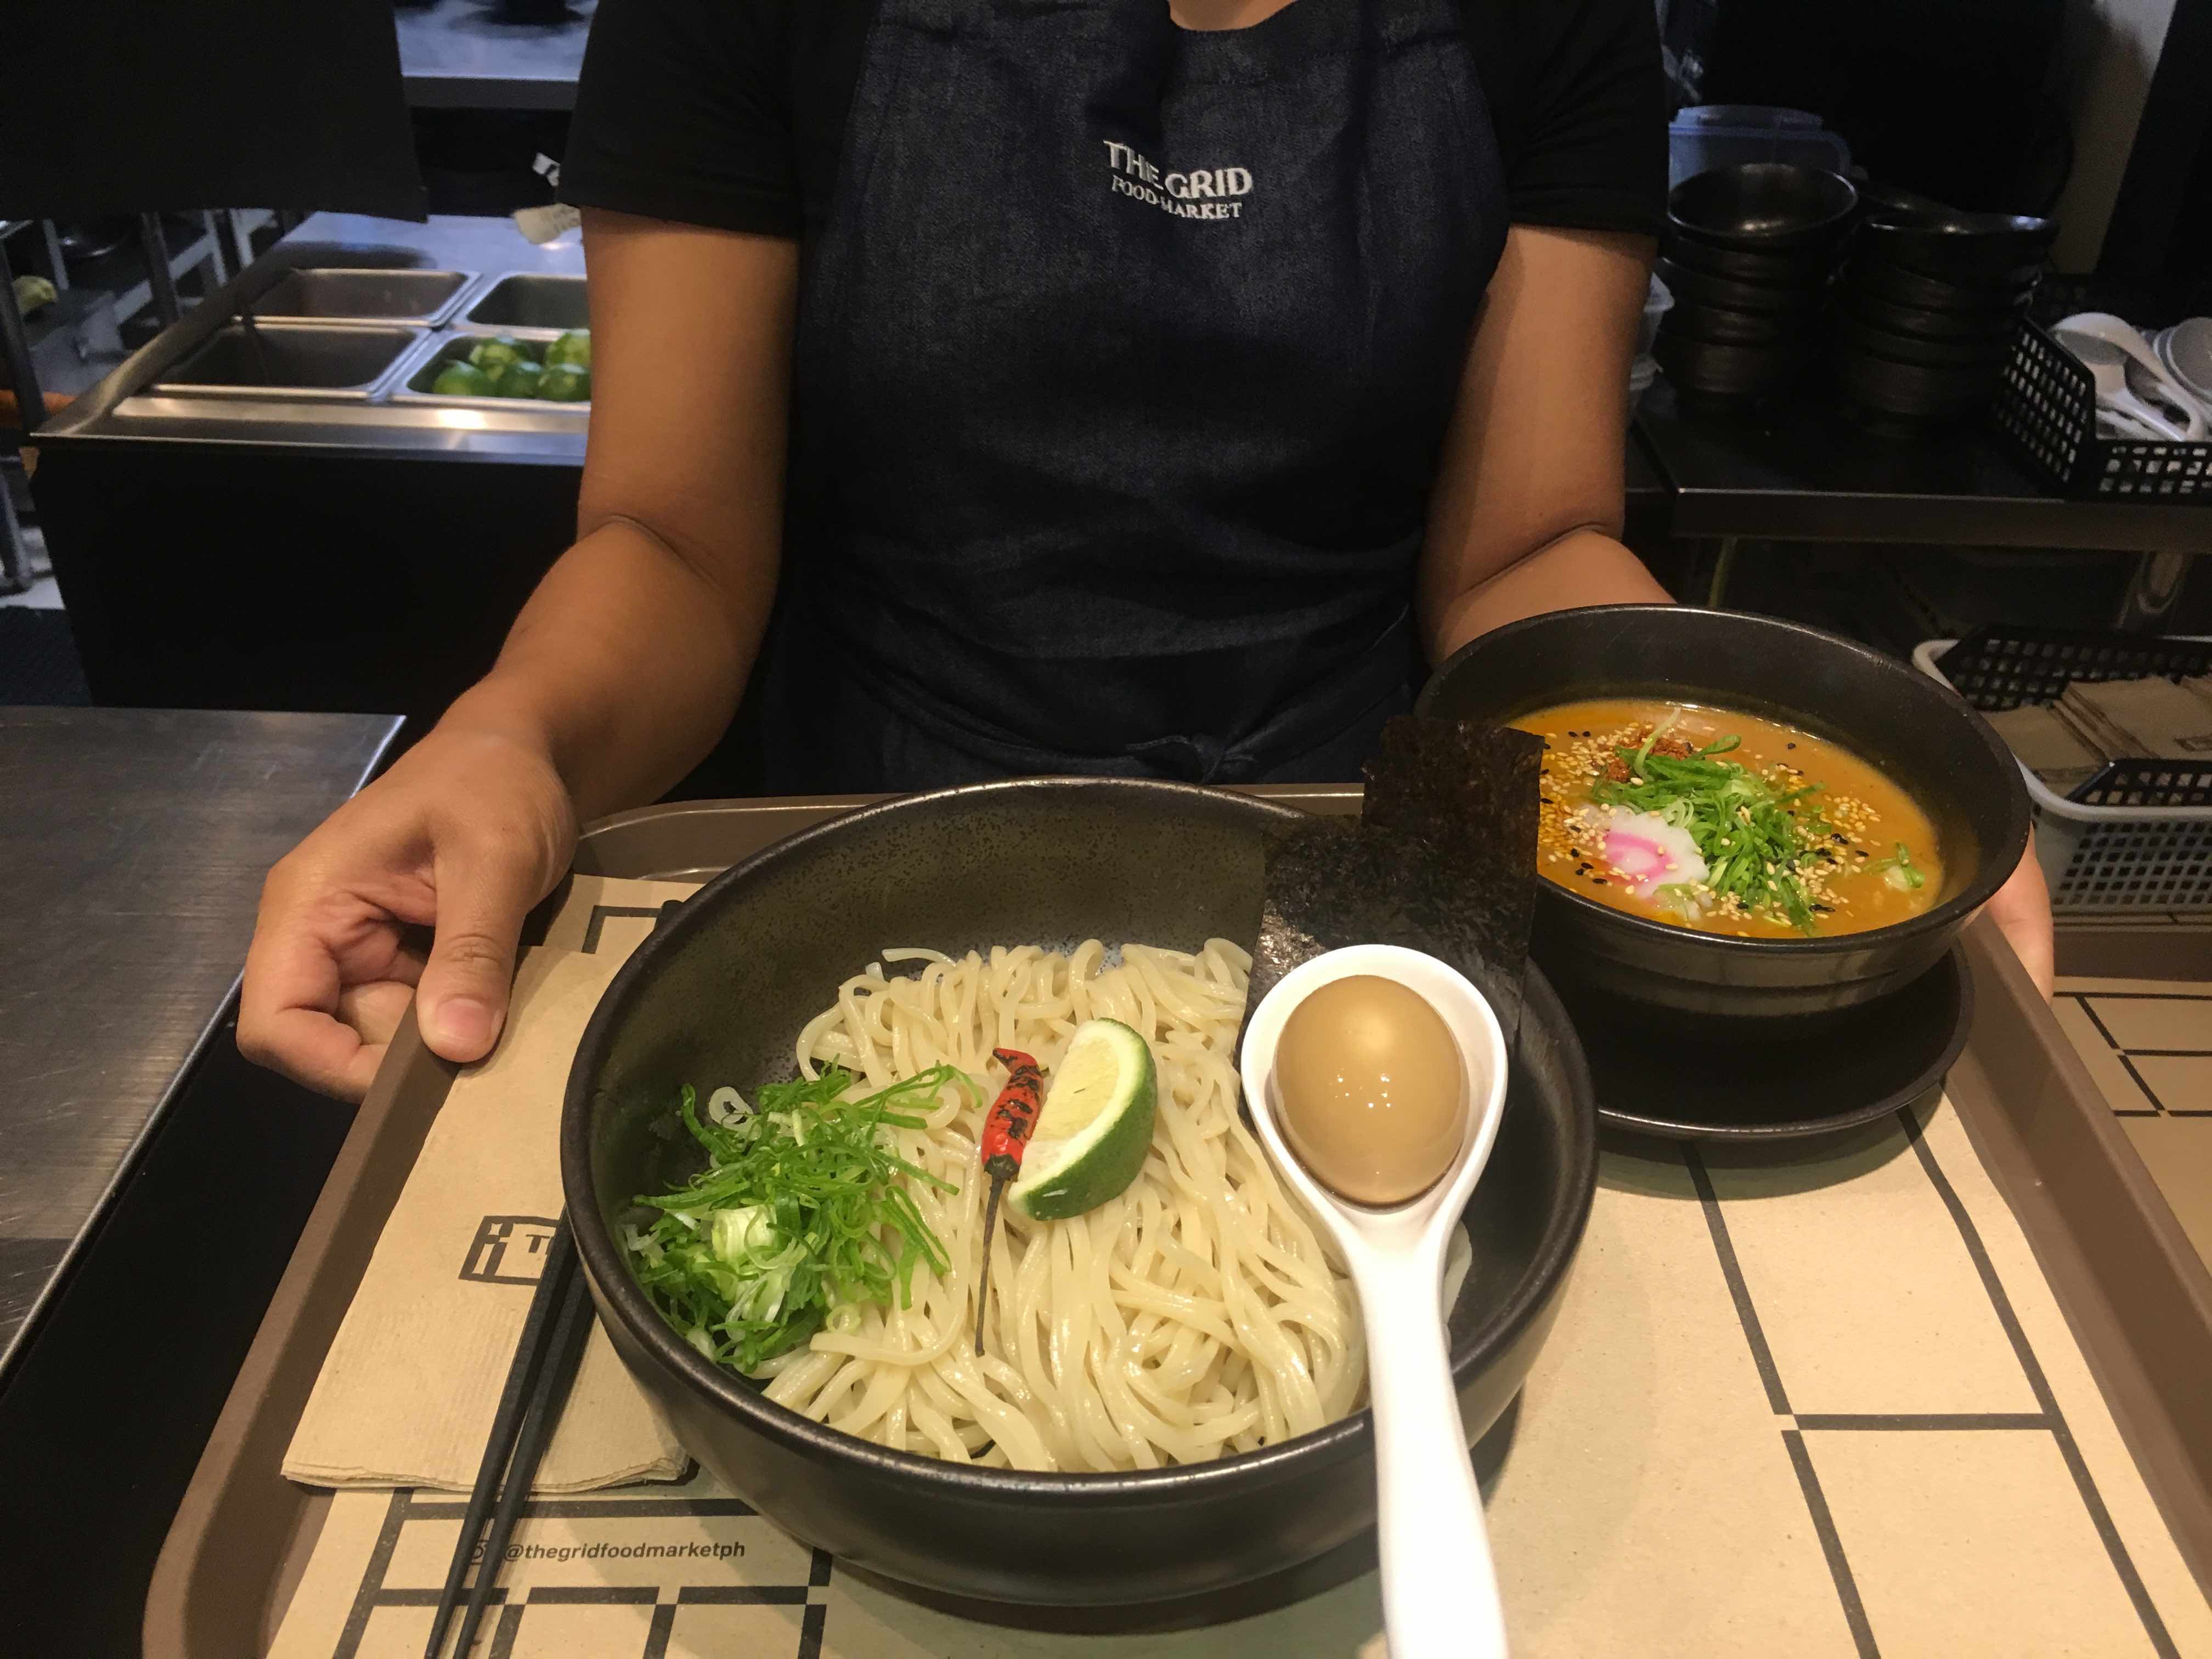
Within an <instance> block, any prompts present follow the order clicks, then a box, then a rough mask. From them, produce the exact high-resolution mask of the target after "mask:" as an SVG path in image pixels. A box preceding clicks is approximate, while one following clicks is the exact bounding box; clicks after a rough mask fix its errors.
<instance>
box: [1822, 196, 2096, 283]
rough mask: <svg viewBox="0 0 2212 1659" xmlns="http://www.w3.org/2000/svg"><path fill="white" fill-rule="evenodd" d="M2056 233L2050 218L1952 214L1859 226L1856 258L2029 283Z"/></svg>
mask: <svg viewBox="0 0 2212 1659" xmlns="http://www.w3.org/2000/svg"><path fill="white" fill-rule="evenodd" d="M2057 234H2058V227H2057V223H2056V222H2054V221H2052V220H2050V219H2027V218H2015V217H2013V216H2009V215H2005V214H1995V213H1967V214H1954V215H1950V216H1945V217H1943V218H1940V219H1923V220H1916V221H1914V222H1911V223H1909V224H1882V223H1869V224H1863V225H1861V226H1860V227H1859V229H1858V236H1857V246H1858V249H1859V252H1860V255H1861V257H1862V258H1870V259H1874V260H1878V261H1881V262H1884V263H1887V264H1893V265H1900V266H1902V267H1904V268H1905V270H1911V271H1917V272H1918V273H1920V274H1921V275H1923V276H1933V277H1935V278H1936V279H1937V280H1939V281H1942V282H1950V283H1990V284H1995V283H2020V282H2026V281H2030V280H2032V279H2033V277H2034V276H2035V274H2036V272H2037V271H2038V270H2039V269H2040V267H2041V265H2042V263H2043V256H2044V255H2045V253H2047V252H2050V250H2051V240H2052V239H2053V238H2054V237H2056V236H2057Z"/></svg>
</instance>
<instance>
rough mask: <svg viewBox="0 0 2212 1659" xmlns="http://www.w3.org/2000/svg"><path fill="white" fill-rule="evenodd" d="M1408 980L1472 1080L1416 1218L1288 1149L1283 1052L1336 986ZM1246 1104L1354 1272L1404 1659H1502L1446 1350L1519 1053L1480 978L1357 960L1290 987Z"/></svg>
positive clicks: (1247, 1049)
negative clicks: (1468, 1218)
mask: <svg viewBox="0 0 2212 1659" xmlns="http://www.w3.org/2000/svg"><path fill="white" fill-rule="evenodd" d="M1357 974H1372V975H1376V977H1377V978H1382V979H1392V980H1395V981H1398V983H1400V984H1401V985H1403V986H1405V987H1407V988H1408V989H1410V990H1413V991H1414V992H1416V993H1418V994H1419V995H1420V996H1422V997H1423V998H1425V999H1426V1000H1427V1001H1428V1004H1429V1006H1431V1007H1432V1008H1434V1009H1435V1010H1436V1011H1437V1015H1438V1016H1439V1017H1440V1018H1442V1019H1443V1022H1444V1024H1445V1025H1446V1026H1447V1027H1448V1028H1449V1030H1450V1031H1451V1034H1452V1037H1453V1040H1454V1042H1456V1043H1457V1045H1458V1048H1459V1052H1460V1060H1461V1062H1462V1065H1464V1066H1465V1067H1466V1083H1467V1107H1468V1113H1467V1122H1466V1126H1465V1133H1464V1138H1463V1139H1462V1141H1461V1144H1460V1150H1459V1155H1458V1156H1457V1157H1456V1158H1454V1159H1453V1161H1452V1163H1451V1164H1450V1165H1449V1167H1447V1168H1446V1170H1444V1172H1443V1176H1442V1177H1441V1178H1440V1179H1439V1180H1438V1181H1437V1183H1436V1185H1435V1186H1433V1187H1431V1188H1429V1189H1428V1191H1426V1192H1425V1193H1423V1194H1421V1195H1420V1196H1419V1198H1416V1199H1414V1200H1412V1201H1411V1202H1409V1203H1405V1204H1399V1205H1394V1206H1390V1207H1389V1208H1373V1207H1370V1206H1367V1205H1364V1204H1354V1203H1352V1202H1351V1201H1349V1200H1346V1199H1341V1198H1339V1197H1338V1196H1337V1195H1336V1194H1334V1193H1333V1192H1331V1191H1330V1190H1329V1189H1328V1188H1326V1187H1324V1186H1322V1184H1321V1182H1318V1181H1316V1179H1315V1178H1314V1177H1313V1176H1311V1175H1310V1174H1309V1173H1308V1172H1307V1170H1306V1169H1305V1166H1304V1164H1300V1163H1299V1162H1298V1160H1297V1157H1296V1156H1295V1155H1294V1154H1293V1153H1292V1152H1291V1149H1290V1146H1289V1144H1288V1143H1287V1142H1286V1141H1285V1139H1284V1138H1283V1131H1282V1126H1281V1123H1280V1121H1279V1112H1280V1110H1281V1096H1280V1093H1279V1091H1278V1090H1277V1088H1276V1084H1275V1048H1276V1044H1277V1042H1278V1041H1279V1039H1280V1037H1281V1036H1282V1032H1283V1024H1284V1022H1285V1020H1287V1019H1288V1018H1290V1016H1291V1010H1292V1009H1294V1008H1296V1007H1297V1006H1298V1004H1299V1003H1300V1002H1302V1001H1304V1000H1305V999H1306V998H1307V997H1309V996H1310V995H1312V994H1313V993H1314V992H1316V990H1318V989H1320V988H1321V987H1322V986H1324V985H1326V984H1328V983H1329V982H1330V981H1334V980H1339V979H1346V978H1349V977H1351V976H1352V975H1357ZM1242 1063H1243V1076H1244V1098H1245V1100H1246V1102H1247V1103H1249V1105H1250V1107H1251V1109H1252V1121H1253V1122H1254V1123H1255V1125H1257V1126H1258V1128H1259V1131H1260V1138H1261V1139H1262V1140H1263V1141H1265V1142H1266V1143H1267V1152H1268V1155H1269V1157H1270V1158H1273V1161H1274V1165H1275V1170H1276V1172H1277V1173H1278V1174H1279V1175H1280V1176H1282V1177H1283V1179H1284V1181H1285V1182H1287V1183H1288V1184H1289V1186H1290V1187H1291V1189H1292V1190H1293V1191H1295V1192H1296V1193H1297V1194H1298V1196H1299V1197H1301V1198H1303V1199H1304V1200H1305V1201H1306V1205H1307V1207H1308V1208H1310V1209H1311V1210H1312V1212H1314V1215H1315V1217H1316V1218H1317V1219H1318V1220H1319V1221H1320V1222H1321V1224H1322V1226H1324V1227H1326V1228H1328V1231H1329V1233H1330V1234H1331V1236H1332V1237H1334V1239H1335V1240H1336V1245H1337V1249H1338V1250H1339V1251H1340V1252H1341V1253H1342V1255H1343V1257H1344V1262H1345V1265H1346V1267H1349V1268H1350V1269H1351V1270H1352V1282H1353V1284H1354V1285H1357V1286H1358V1291H1359V1309H1360V1316H1361V1322H1362V1323H1363V1324H1364V1327H1365V1329H1366V1333H1367V1390H1368V1395H1369V1399H1370V1404H1371V1406H1372V1408H1373V1410H1374V1413H1375V1507H1376V1532H1377V1534H1378V1542H1379V1546H1380V1550H1379V1553H1380V1555H1381V1558H1382V1567H1383V1621H1384V1624H1385V1626H1387V1628H1388V1631H1389V1640H1390V1655H1391V1659H1441V1656H1445V1655H1449V1656H1451V1659H1502V1656H1504V1652H1505V1617H1504V1610H1503V1609H1502V1607H1500V1605H1499V1602H1498V1574H1497V1571H1496V1569H1495V1568H1494V1567H1493V1566H1492V1564H1491V1559H1490V1535H1489V1533H1488V1532H1487V1530H1486V1528H1485V1527H1484V1525H1483V1519H1482V1492H1481V1490H1480V1487H1478V1486H1476V1484H1475V1479H1474V1462H1473V1461H1472V1460H1471V1459H1470V1458H1469V1456H1468V1443H1467V1430H1466V1426H1465V1425H1464V1424H1462V1422H1461V1420H1460V1414H1459V1394H1458V1391H1457V1389H1455V1387H1454V1385H1453V1383H1452V1376H1451V1359H1450V1354H1449V1350H1448V1348H1447V1346H1446V1344H1445V1338H1444V1316H1443V1307H1442V1306H1441V1305H1440V1304H1441V1301H1442V1297H1443V1268H1444V1248H1445V1246H1446V1244H1447V1243H1449V1241H1450V1238H1451V1231H1452V1229H1453V1228H1454V1227H1455V1226H1456V1225H1458V1224H1459V1218H1460V1216H1461V1214H1462V1212H1464V1211H1465V1210H1466V1208H1467V1204H1468V1197H1469V1196H1470V1195H1471V1194H1473V1193H1474V1184H1475V1182H1477V1181H1478V1180H1480V1178H1481V1176H1482V1167H1483V1165H1484V1164H1486V1163H1488V1162H1489V1160H1490V1148H1491V1144H1492V1142H1493V1141H1494V1140H1496V1139H1497V1138H1498V1120H1499V1119H1500V1118H1501V1117H1502V1116H1504V1109H1505V1075H1506V1054H1505V1038H1504V1033H1502V1032H1501V1031H1500V1030H1498V1016H1497V1015H1496V1014H1494V1013H1493V1012H1491V1007H1490V1004H1489V1003H1488V1002H1487V1001H1486V1000H1484V998H1483V995H1482V994H1481V993H1480V991H1478V990H1476V989H1475V988H1474V986H1472V985H1470V984H1469V983H1468V981H1467V980H1466V979H1465V978H1463V977H1462V975H1459V974H1458V973H1457V972H1455V970H1454V969H1450V968H1449V967H1447V966H1446V965H1445V964H1444V963H1441V962H1439V961H1437V959H1436V958H1435V957H1431V956H1425V955H1423V954H1422V953H1421V952H1420V951H1408V950H1404V949H1402V948H1401V947H1399V946H1397V945H1350V946H1347V947H1346V948H1345V949H1343V950H1341V951H1329V952H1328V953H1327V954H1326V955H1323V956H1319V957H1315V958H1314V959H1313V960H1312V961H1311V962H1309V963H1304V965H1303V966H1301V967H1298V968H1295V969H1292V970H1291V972H1289V973H1288V974H1285V975H1284V976H1283V978H1282V980H1281V981H1280V982H1279V983H1278V984H1277V985H1276V987H1275V988H1274V989H1273V990H1272V991H1270V992H1268V993H1267V995H1266V996H1265V997H1263V998H1261V1001H1260V1006H1258V1007H1257V1008H1255V1010H1253V1012H1252V1018H1251V1021H1250V1023H1249V1024H1248V1025H1247V1026H1246V1027H1245V1030H1244V1048H1243V1057H1242Z"/></svg>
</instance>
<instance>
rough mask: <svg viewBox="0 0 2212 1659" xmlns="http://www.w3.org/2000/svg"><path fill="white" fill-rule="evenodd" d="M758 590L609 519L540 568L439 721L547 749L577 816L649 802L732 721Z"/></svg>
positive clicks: (760, 625) (763, 594)
mask: <svg viewBox="0 0 2212 1659" xmlns="http://www.w3.org/2000/svg"><path fill="white" fill-rule="evenodd" d="M760 586H761V591H759V592H748V593H734V594H733V593H730V592H725V591H724V590H723V589H722V588H721V587H720V586H718V585H717V584H715V583H714V582H712V581H710V580H708V578H707V577H706V576H704V575H703V574H701V572H700V571H699V569H698V568H696V567H695V566H694V565H692V564H691V563H690V562H687V561H685V560H684V559H683V558H681V557H680V556H678V555H677V554H676V553H675V552H674V551H673V550H671V549H670V548H669V547H668V546H667V545H666V544H665V543H663V542H662V541H661V540H659V538H657V537H655V536H654V535H653V533H652V532H649V531H647V530H646V529H645V528H644V527H643V526H639V525H636V524H634V523H632V522H631V521H629V520H624V519H612V520H607V521H605V522H604V523H602V524H601V525H600V526H599V527H598V528H596V529H594V530H592V532H590V533H589V534H588V535H586V536H585V537H584V538H583V539H582V540H580V541H579V542H578V543H577V544H575V545H574V547H572V548H570V549H569V550H568V552H567V553H565V554H564V555H562V557H561V559H560V561H559V562H557V563H556V564H555V566H554V567H553V568H552V569H551V570H550V571H549V572H548V573H547V574H546V576H545V579H544V581H543V582H541V583H540V584H539V585H538V591H537V592H535V593H533V594H532V596H531V599H530V603H529V604H528V605H525V606H524V607H523V610H522V614H521V615H520V617H518V618H517V619H516V621H515V624H514V627H513V630H512V631H511V632H510V633H509V634H508V635H507V644H506V646H505V647H504V648H503V649H502V650H501V653H500V656H499V661H498V664H497V665H495V667H494V668H493V670H492V671H491V672H490V673H489V675H488V676H486V677H485V678H484V679H483V680H482V681H481V682H479V683H478V684H477V685H476V686H475V687H473V688H472V689H471V690H469V691H468V692H466V693H465V694H464V695H463V696H461V697H460V698H459V701H457V702H455V703H454V704H453V707H452V708H450V709H449V710H448V711H447V714H446V716H445V718H444V719H443V720H441V721H440V723H439V724H440V728H441V730H467V731H477V732H496V733H498V734H501V735H502V736H505V737H507V738H511V739H513V740H515V741H518V742H522V743H526V744H532V745H540V746H542V747H543V748H544V750H545V751H546V752H547V753H548V754H549V755H550V757H551V759H552V761H553V763H554V765H555V766H556V768H558V769H559V770H560V773H561V775H562V778H563V779H564V780H566V781H567V782H568V789H569V793H570V794H571V796H572V797H573V798H574V801H575V804H576V811H577V814H578V816H579V817H582V818H591V817H597V816H599V815H600V814H602V813H606V812H611V811H618V810H620V809H622V808H623V807H626V806H637V805H644V804H645V803H647V802H648V801H651V800H653V799H656V798H657V797H659V795H660V794H661V793H662V792H664V791H665V790H666V789H667V788H668V787H670V786H671V785H672V784H674V783H675V782H677V781H678V780H679V779H681V778H682V777H683V776H684V774H685V773H686V772H688V771H690V769H691V768H692V767H693V766H695V765H696V764H697V763H698V762H699V761H700V760H701V759H702V757H704V756H705V755H706V754H707V753H708V750H711V749H712V748H713V747H714V743H715V740H716V739H717V738H720V735H721V733H722V730H723V728H724V727H725V726H726V725H727V724H728V723H729V719H730V716H731V714H732V712H734V710H735V709H736V708H737V704H738V697H739V696H741V695H742V694H743V692H744V685H745V679H746V677H747V676H748V675H749V674H750V672H751V670H752V664H753V659H754V656H755V655H756V653H757V651H758V649H759V646H760V641H761V636H762V634H763V632H764V631H765V629H766V627H767V621H768V611H769V601H770V600H771V599H772V598H773V592H772V589H771V585H770V584H769V582H767V581H763V583H762V584H761V585H760Z"/></svg>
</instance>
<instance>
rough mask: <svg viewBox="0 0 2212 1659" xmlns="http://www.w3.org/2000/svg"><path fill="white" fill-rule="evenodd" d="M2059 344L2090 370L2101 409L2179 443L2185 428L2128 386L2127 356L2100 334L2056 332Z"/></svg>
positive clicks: (2055, 335)
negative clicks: (2125, 417)
mask: <svg viewBox="0 0 2212 1659" xmlns="http://www.w3.org/2000/svg"><path fill="white" fill-rule="evenodd" d="M2053 333H2054V337H2056V338H2057V341H2058V343H2059V344H2061V345H2063V346H2064V347H2065V348H2066V349H2067V350H2068V351H2069V352H2071V353H2072V354H2073V356H2074V360H2075V362H2078V363H2080V364H2081V367H2082V368H2086V369H2087V370H2088V371H2089V378H2090V379H2091V380H2094V381H2095V382H2096V383H2097V403H2098V405H2099V406H2100V408H2103V409H2107V410H2112V413H2114V414H2116V415H2124V416H2127V417H2128V419H2130V421H2133V422H2135V423H2136V425H2138V426H2142V427H2148V428H2150V430H2152V431H2153V432H2155V433H2156V434H2158V435H2159V436H2160V437H2161V438H2167V439H2172V440H2174V441H2179V440H2180V439H2181V438H2182V436H2183V435H2184V432H2185V428H2181V427H2178V426H2176V425H2175V424H2174V423H2173V422H2171V421H2169V420H2167V419H2166V416H2163V415H2161V414H2160V413H2159V412H2158V411H2157V410H2154V409H2153V408H2152V407H2151V406H2150V405H2149V404H2147V403H2145V402H2144V401H2143V400H2142V398H2138V397H2136V394H2135V392H2133V391H2132V390H2131V389H2130V386H2128V355H2127V353H2126V352H2124V351H2123V350H2122V349H2120V348H2119V347H2118V346H2116V345H2114V344H2113V343H2112V342H2111V341H2110V340H2107V339H2106V338H2105V337H2103V336H2102V335H2098V334H2058V333H2057V331H2053Z"/></svg>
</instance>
